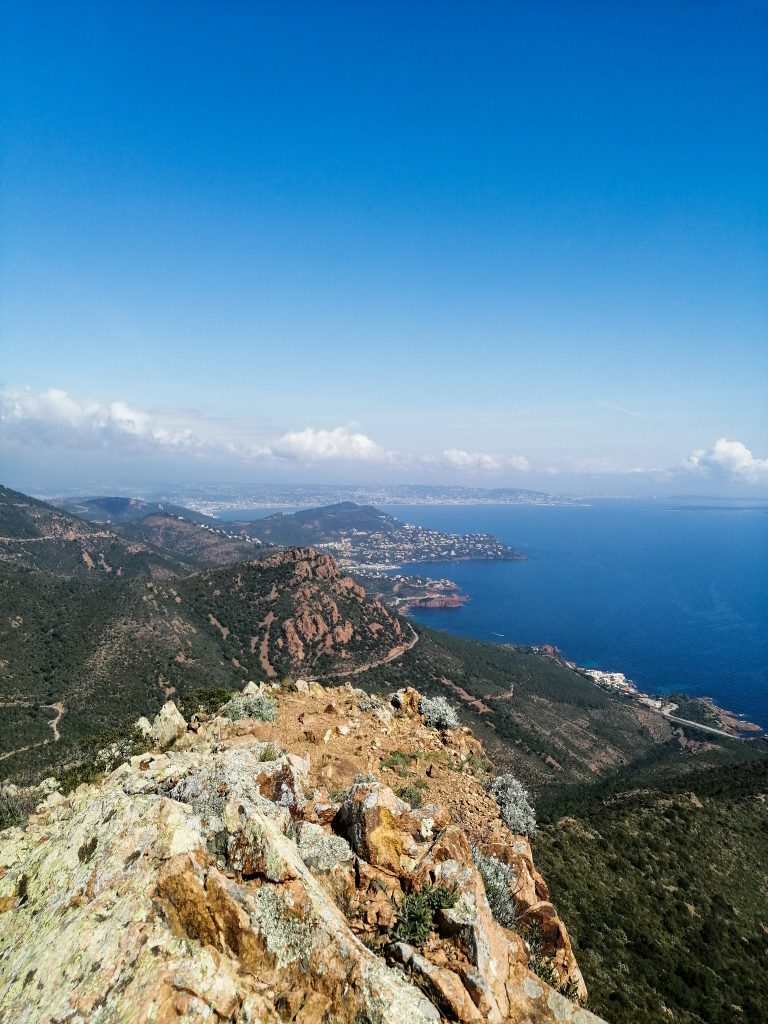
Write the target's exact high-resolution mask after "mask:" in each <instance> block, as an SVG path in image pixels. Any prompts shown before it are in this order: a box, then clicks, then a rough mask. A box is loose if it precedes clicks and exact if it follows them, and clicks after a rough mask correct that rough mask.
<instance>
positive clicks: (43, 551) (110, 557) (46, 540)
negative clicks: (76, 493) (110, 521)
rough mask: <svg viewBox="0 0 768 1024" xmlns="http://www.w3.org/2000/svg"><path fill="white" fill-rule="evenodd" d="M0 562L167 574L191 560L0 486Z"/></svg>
mask: <svg viewBox="0 0 768 1024" xmlns="http://www.w3.org/2000/svg"><path fill="white" fill-rule="evenodd" d="M0 565H3V566H5V567H10V568H21V569H39V570H41V571H44V572H48V573H52V574H53V575H56V576H67V577H72V576H80V577H90V578H97V577H105V578H108V577H111V578H124V577H131V576H154V577H158V578H159V577H169V576H176V575H179V574H180V573H185V572H190V571H191V570H192V568H193V565H192V563H190V562H185V561H184V560H183V559H179V558H177V557H176V556H174V555H173V554H171V553H170V552H164V551H160V550H158V549H156V548H153V547H151V546H150V545H148V544H146V543H143V542H142V541H127V540H125V539H123V538H122V537H118V536H117V535H116V534H115V533H113V532H111V531H110V530H106V529H104V528H103V527H99V526H97V525H94V524H93V523H89V522H85V521H84V520H83V519H79V518H78V517H77V516H74V515H70V514H69V513H67V512H62V511H61V510H60V509H57V508H54V507H53V506H52V505H49V504H47V503H46V502H44V501H37V500H36V499H35V498H30V497H29V496H28V495H26V494H21V493H20V492H19V491H12V490H10V489H9V488H7V487H0Z"/></svg>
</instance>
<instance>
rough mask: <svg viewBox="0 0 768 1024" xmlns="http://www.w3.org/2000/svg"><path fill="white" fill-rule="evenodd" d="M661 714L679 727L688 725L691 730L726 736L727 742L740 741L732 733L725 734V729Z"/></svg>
mask: <svg viewBox="0 0 768 1024" xmlns="http://www.w3.org/2000/svg"><path fill="white" fill-rule="evenodd" d="M659 714H660V715H661V716H662V718H666V719H667V721H668V722H675V723H676V724H677V725H687V726H688V727H689V728H691V729H699V730H700V731H701V732H710V733H712V734H713V735H715V736H724V737H725V738H726V739H727V740H738V739H741V737H740V736H734V735H733V733H732V732H725V731H724V730H723V729H715V728H714V726H711V725H702V724H701V722H691V721H689V720H688V719H687V718H677V716H676V715H668V714H666V713H665V712H664V711H660V712H659Z"/></svg>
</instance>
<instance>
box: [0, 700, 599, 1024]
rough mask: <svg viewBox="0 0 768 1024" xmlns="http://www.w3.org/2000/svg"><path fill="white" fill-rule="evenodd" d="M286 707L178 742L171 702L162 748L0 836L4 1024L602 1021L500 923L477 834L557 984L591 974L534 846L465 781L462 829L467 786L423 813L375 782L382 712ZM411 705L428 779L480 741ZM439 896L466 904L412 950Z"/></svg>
mask: <svg viewBox="0 0 768 1024" xmlns="http://www.w3.org/2000/svg"><path fill="white" fill-rule="evenodd" d="M271 693H273V694H275V699H276V700H277V701H278V702H279V703H280V714H279V715H278V717H277V721H276V722H275V723H267V722H254V721H252V720H248V721H237V722H233V721H230V720H228V719H226V718H212V719H201V720H200V721H197V722H196V723H195V725H196V728H194V729H190V730H186V729H185V731H183V732H181V733H179V732H178V731H177V730H180V729H181V727H182V724H183V719H182V718H181V716H180V715H178V712H177V711H176V709H175V707H174V705H173V704H172V703H169V704H168V705H166V706H165V708H164V709H163V711H162V712H161V713H160V715H158V716H157V719H156V720H155V722H156V723H158V729H157V731H156V735H157V743H158V747H160V748H165V749H156V750H154V751H150V752H148V753H144V754H138V755H136V756H134V757H132V758H131V759H130V760H129V761H128V762H126V763H124V764H121V765H120V766H119V767H118V768H116V769H115V770H114V771H112V772H111V773H110V774H109V775H108V776H106V777H105V778H104V779H103V780H102V781H101V782H99V783H98V784H96V785H92V786H80V787H79V788H78V789H77V790H75V791H74V792H73V793H71V794H69V795H68V796H65V795H63V794H62V793H61V792H59V791H58V790H57V788H56V786H55V785H54V784H46V785H43V786H41V787H39V788H38V789H37V790H36V791H35V796H36V798H37V799H36V800H35V801H34V803H33V804H32V806H34V805H35V804H36V809H35V811H34V813H33V814H32V816H31V819H30V823H29V827H28V828H27V829H26V830H23V829H21V828H18V827H16V828H11V829H8V830H6V831H5V832H4V833H2V834H0V993H2V997H1V998H2V1004H1V1005H0V1021H2V1022H3V1024H4V1022H5V1021H6V1020H8V1021H9V1022H10V1021H13V1024H64V1022H65V1021H66V1022H69V1024H172V1022H173V1024H198V1022H200V1024H203V1022H206V1024H216V1022H217V1024H224V1022H227V1024H256V1022H258V1024H276V1022H277V1021H283V1020H292V1021H295V1022H296V1024H329V1022H330V1021H333V1022H337V1024H361V1022H366V1024H384V1022H387V1021H396V1022H397V1024H427V1022H435V1024H436V1022H438V1021H439V1020H455V1021H464V1022H475V1021H480V1020H482V1021H489V1022H491V1024H494V1022H495V1024H501V1022H502V1021H508V1022H510V1024H554V1022H556V1021H565V1022H571V1024H594V1022H596V1021H597V1018H595V1017H593V1016H592V1014H590V1013H588V1012H587V1011H586V1010H584V1009H582V1008H581V1007H579V1006H578V1005H577V1004H575V1003H573V1002H570V1001H568V1000H567V999H565V998H564V997H563V996H561V995H559V994H558V993H556V992H555V991H554V990H553V989H552V988H551V987H550V986H548V985H547V984H545V983H544V982H543V981H541V980H540V979H539V978H538V977H536V975H535V974H533V973H532V972H531V971H530V970H529V968H528V951H527V949H526V946H525V943H524V942H523V941H522V938H521V937H519V936H518V935H516V934H515V933H513V932H510V931H507V930H506V929H505V928H503V927H501V925H500V924H498V923H497V922H496V921H495V920H494V919H493V916H492V914H491V910H490V907H489V905H488V900H487V897H486V894H485V889H484V886H483V881H482V879H481V878H480V875H479V874H478V871H477V868H476V867H475V864H474V861H473V856H472V846H471V844H470V840H469V838H468V837H469V835H470V834H471V835H472V845H478V844H479V843H480V842H482V843H483V845H484V846H485V847H486V848H487V850H491V849H492V850H493V852H494V855H496V856H498V857H499V859H501V858H503V859H504V861H505V863H509V864H510V865H513V867H512V868H511V869H510V870H514V872H515V874H516V875H517V874H518V873H519V875H520V879H521V887H522V890H523V891H524V899H525V901H526V907H527V908H530V910H531V913H535V914H536V915H537V916H536V919H537V920H538V921H539V922H540V924H541V929H542V933H543V934H544V937H545V940H546V941H547V943H548V955H549V952H552V956H553V963H554V965H555V968H556V969H557V970H558V971H559V972H560V975H561V980H564V979H565V977H568V978H570V979H571V980H573V978H574V977H576V978H578V979H580V977H581V975H580V974H578V973H576V972H578V967H577V965H576V963H575V960H574V959H573V954H572V951H571V950H570V943H569V941H568V938H567V932H566V931H565V928H564V926H563V925H562V922H561V921H560V920H559V918H558V917H557V915H556V913H555V911H554V908H553V907H552V905H551V904H550V903H549V902H548V894H547V892H546V886H545V885H544V883H543V880H541V878H540V876H539V875H538V873H537V872H536V870H535V867H534V865H533V861H532V859H531V858H530V847H529V846H528V844H527V841H525V840H522V839H520V838H519V837H514V836H512V835H510V833H509V831H508V830H506V828H505V826H504V824H503V822H501V820H500V818H499V817H498V811H497V809H495V804H493V802H492V801H490V800H489V799H488V798H487V796H486V795H485V794H484V791H483V790H482V788H481V787H480V786H479V785H477V784H476V783H475V782H474V781H473V780H472V779H471V777H470V776H467V775H463V776H461V778H462V786H463V788H464V789H465V790H466V791H467V792H466V796H467V800H470V801H471V806H472V807H474V808H476V809H477V810H475V811H474V812H473V813H474V818H470V819H469V821H467V820H464V821H463V823H462V825H461V827H460V826H459V825H458V824H457V823H456V817H455V815H453V814H451V813H448V812H447V810H446V806H445V805H444V803H443V801H444V800H445V796H446V795H448V797H449V799H450V798H452V796H453V793H454V790H455V786H456V779H457V777H456V776H454V774H453V772H450V770H447V771H446V775H447V776H448V777H449V781H448V782H443V783H442V785H443V788H442V790H441V789H439V788H438V789H437V790H436V791H435V792H430V793H429V794H428V795H429V796H430V797H433V800H432V802H426V803H425V805H424V806H422V807H421V808H418V809H416V810H413V809H411V808H410V807H409V805H408V804H407V803H405V802H404V801H403V800H401V799H399V798H398V797H397V796H395V794H394V793H393V792H392V790H391V789H389V788H388V787H387V786H386V785H383V784H382V783H381V782H379V781H377V776H376V774H375V769H376V766H377V763H380V762H379V756H380V755H378V754H376V755H374V756H371V755H370V754H369V753H368V751H378V750H379V747H377V746H376V745H375V744H377V743H380V741H381V737H382V736H384V735H386V733H385V732H384V730H385V729H387V728H389V724H387V723H384V724H383V723H382V722H381V720H380V718H379V717H377V715H376V712H377V711H379V710H380V702H378V701H376V700H372V701H370V704H371V706H370V707H366V706H365V705H366V700H367V698H365V695H363V694H362V693H361V692H360V691H355V690H353V689H352V688H351V687H348V686H347V687H341V688H339V689H337V690H335V691H325V690H323V689H322V688H319V689H317V688H316V687H315V684H313V683H310V684H309V685H308V688H307V692H302V693H298V692H294V691H291V690H289V689H288V688H283V689H282V690H280V691H277V690H273V691H271ZM331 694H332V700H331V703H329V700H328V697H329V695H331ZM404 695H405V699H404V700H403V706H404V707H407V708H409V709H410V710H409V711H408V712H406V713H405V714H403V715H400V716H397V717H396V718H394V719H393V720H392V723H391V725H392V728H393V729H394V730H396V736H395V737H392V739H391V741H390V742H391V744H392V746H391V747H390V749H392V750H394V749H397V748H395V746H394V744H395V743H397V744H404V745H405V749H408V750H418V751H419V752H420V756H419V758H418V759H417V758H414V761H416V762H420V761H421V753H425V754H428V752H429V751H437V752H438V753H441V752H442V750H443V749H445V747H444V746H443V744H446V745H447V743H448V740H449V739H452V738H455V737H456V736H462V735H463V734H462V733H461V732H460V731H459V732H456V733H454V734H445V735H442V734H436V733H435V731H434V730H428V729H426V728H425V727H424V725H423V723H422V721H421V718H420V716H419V715H418V712H417V711H416V710H414V709H415V708H417V707H418V699H419V695H418V694H417V693H416V691H410V690H408V691H404ZM353 707H356V708H357V713H354V712H352V711H351V710H350V709H351V708H353ZM291 708H292V709H293V712H292V713H293V715H294V717H295V722H294V723H293V724H291V722H290V716H289V714H287V711H288V709H291ZM340 714H348V715H349V716H350V721H351V722H353V724H354V729H350V732H349V734H348V735H346V734H336V736H335V737H334V744H336V745H337V746H336V747H335V748H331V747H330V746H329V748H326V750H327V751H328V754H327V755H326V754H324V755H323V756H322V757H321V758H320V759H319V762H320V763H319V764H312V763H311V762H310V759H309V756H308V754H309V750H308V748H307V746H306V745H303V744H302V743H301V742H299V745H298V749H299V750H300V751H303V753H304V754H305V756H304V757H300V756H296V754H294V753H292V752H290V751H291V750H292V749H296V747H294V743H295V742H296V741H297V738H298V737H303V736H304V734H305V732H306V725H307V723H308V720H309V721H312V722H318V723H320V722H322V723H326V722H329V721H333V720H334V719H336V720H338V716H339V715H340ZM158 720H159V721H158ZM160 726H162V728H160ZM166 727H167V729H166ZM153 729H154V725H153ZM171 736H176V737H177V738H176V741H175V742H172V741H171V740H170V737H171ZM472 742H475V741H472ZM339 746H341V747H345V746H346V753H342V752H340V751H339V749H338V747H339ZM355 748H358V749H357V751H356V749H355ZM309 749H312V748H309ZM451 750H452V755H451V757H452V758H453V757H454V754H455V753H456V752H455V751H454V750H453V748H452V747H451ZM331 751H332V752H331ZM326 756H328V757H330V758H331V759H332V765H331V764H328V763H327V762H326V761H325V757H326ZM313 758H314V753H313ZM332 768H333V770H334V771H338V775H334V774H333V773H332V770H331V769H332ZM363 769H365V770H363ZM371 769H373V771H371ZM340 778H343V780H344V784H343V786H342V787H339V786H338V785H337V780H339V779H340ZM425 779H426V780H427V781H425V782H424V783H423V786H424V787H428V788H429V787H432V786H434V785H435V778H433V776H432V775H430V774H429V773H428V772H427V774H426V775H425ZM329 780H332V781H333V786H331V781H329ZM350 782H351V783H352V784H351V786H350ZM329 787H331V792H332V793H333V794H334V796H335V797H338V798H341V794H342V793H343V794H344V795H343V799H341V802H340V803H339V802H337V800H336V799H334V798H332V797H331V792H329ZM441 793H442V797H441ZM465 806H468V805H467V804H466V803H465ZM494 815H495V817H494ZM473 821H475V822H478V823H479V822H481V821H482V829H483V834H482V837H480V836H478V834H477V831H474V832H473V827H474V826H473V825H472V822H473ZM468 824H469V831H468V830H467V829H468ZM429 887H432V888H433V890H438V891H439V890H441V889H442V890H448V891H449V896H450V898H449V899H447V900H446V901H441V902H437V903H435V904H434V908H433V910H432V911H431V912H430V913H431V914H432V918H431V926H429V925H428V927H429V935H428V937H427V938H426V939H425V940H424V942H423V945H421V946H420V947H419V948H415V947H414V946H413V945H408V944H406V943H403V942H394V941H393V938H394V935H395V930H396V928H399V927H400V924H401V921H400V914H401V910H402V908H403V906H404V904H403V901H404V900H405V898H406V896H409V895H411V894H414V893H416V892H418V891H419V890H424V889H427V890H429ZM445 895H446V894H445V892H443V896H445ZM449 904H451V905H449ZM438 907H440V908H442V909H437V908H438ZM400 936H402V933H400ZM413 941H414V942H416V941H417V939H416V938H414V939H413ZM419 941H420V939H419Z"/></svg>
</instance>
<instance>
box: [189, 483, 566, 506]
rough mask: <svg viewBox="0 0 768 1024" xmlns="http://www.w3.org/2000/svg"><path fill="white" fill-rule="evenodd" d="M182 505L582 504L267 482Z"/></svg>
mask: <svg viewBox="0 0 768 1024" xmlns="http://www.w3.org/2000/svg"><path fill="white" fill-rule="evenodd" d="M175 500H176V501H177V502H178V503H179V504H182V505H189V504H194V506H195V507H196V508H206V509H209V510H213V509H217V508H249V507H255V506H270V505H272V506H276V505H284V506H294V507H296V506H309V505H332V504H338V503H339V502H342V501H353V502H355V503H357V504H361V505H431V504H434V505H446V504H447V505H486V504H488V505H578V504H581V502H580V501H579V500H578V499H576V498H569V497H564V496H562V495H556V494H548V493H546V492H545V491H532V490H530V489H528V488H521V487H494V488H487V487H459V486H455V487H454V486H445V487H444V486H440V485H439V484H359V485H346V486H345V485H339V484H304V485H298V484H294V485H282V486H281V485H276V484H263V485H255V486H249V487H247V488H245V487H242V486H239V485H237V484H222V485H220V486H218V487H216V488H215V489H210V488H209V489H200V490H197V491H181V490H178V492H177V493H176V499H175Z"/></svg>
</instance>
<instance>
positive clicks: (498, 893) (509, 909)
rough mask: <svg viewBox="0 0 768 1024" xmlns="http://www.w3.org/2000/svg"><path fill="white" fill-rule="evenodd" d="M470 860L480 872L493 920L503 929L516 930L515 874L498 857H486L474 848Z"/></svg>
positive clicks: (517, 922) (518, 917)
mask: <svg viewBox="0 0 768 1024" xmlns="http://www.w3.org/2000/svg"><path fill="white" fill-rule="evenodd" d="M472 859H473V860H474V862H475V867H476V868H477V870H478V871H479V872H480V877H481V878H482V880H483V886H484V887H485V895H486V897H487V899H488V906H489V907H490V908H491V913H492V914H493V916H494V918H495V919H496V920H497V921H498V922H499V924H500V925H502V926H503V927H504V928H513V929H517V927H518V926H519V923H520V916H519V915H518V913H517V910H516V908H515V900H514V894H515V883H516V881H517V880H516V878H515V872H514V871H513V870H512V868H511V867H510V866H509V864H505V863H504V862H503V861H500V860H499V859H498V857H486V856H485V854H484V853H481V851H480V850H478V849H477V848H476V847H475V849H473V850H472Z"/></svg>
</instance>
